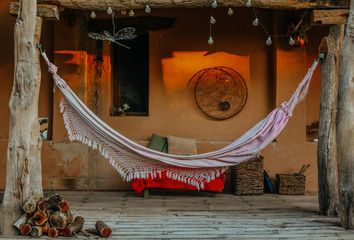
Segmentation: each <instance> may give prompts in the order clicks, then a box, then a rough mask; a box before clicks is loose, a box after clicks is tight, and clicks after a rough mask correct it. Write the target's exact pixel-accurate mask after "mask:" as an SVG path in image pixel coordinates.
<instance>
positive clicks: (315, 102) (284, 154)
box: [0, 1, 325, 192]
mask: <svg viewBox="0 0 354 240" xmlns="http://www.w3.org/2000/svg"><path fill="white" fill-rule="evenodd" d="M6 2H8V1H5V2H1V3H0V24H1V29H2V31H1V32H0V40H1V42H2V43H5V44H7V46H6V47H3V48H2V50H1V51H2V52H1V57H0V76H1V77H2V88H1V91H2V94H1V95H0V98H1V99H0V100H1V102H2V103H3V104H1V105H0V111H1V112H3V113H4V114H2V115H1V116H0V123H1V125H2V126H4V127H3V128H1V129H0V189H3V188H4V186H5V183H4V181H5V163H6V147H7V137H8V127H7V126H8V107H7V105H8V104H7V103H8V99H9V96H10V92H11V86H12V76H13V73H12V72H13V34H12V31H13V24H14V18H13V17H10V16H8V14H7V3H6ZM137 15H139V13H137ZM141 15H144V14H143V13H141ZM152 15H156V16H168V17H176V23H175V26H174V27H173V28H170V29H167V30H161V31H154V32H151V34H150V76H149V78H150V83H149V84H150V86H149V88H150V91H149V95H150V97H149V109H150V111H149V116H148V117H132V116H126V117H111V116H110V115H109V110H110V107H111V91H112V89H111V75H112V69H111V59H110V56H109V51H110V46H109V44H107V43H105V44H104V50H103V54H104V55H103V57H104V58H103V59H104V62H103V65H102V67H101V68H100V71H102V75H100V76H97V74H96V71H97V68H96V66H95V62H94V57H95V55H94V54H95V50H94V41H92V40H90V39H89V38H88V37H87V25H86V24H87V22H86V20H87V19H85V18H82V17H80V15H78V16H76V17H70V18H69V17H62V18H61V21H59V22H56V23H55V24H54V23H52V25H51V24H49V25H46V26H45V29H44V31H43V35H42V36H43V39H45V41H46V42H47V45H46V47H47V49H48V48H49V49H51V48H52V49H54V51H55V54H54V61H55V63H56V64H57V65H58V67H59V74H60V75H61V76H62V77H63V78H64V79H66V80H68V82H69V85H70V86H71V87H72V88H73V89H74V90H75V92H76V93H77V94H78V95H79V96H80V97H81V98H82V99H83V100H84V101H85V102H86V104H87V105H89V106H90V107H91V108H92V109H94V111H95V112H96V113H97V114H98V115H99V116H100V117H101V118H102V119H103V120H104V121H105V122H107V123H108V124H109V125H110V126H112V127H113V128H115V129H117V130H119V131H120V132H122V133H123V134H124V135H126V136H127V137H129V138H131V139H133V140H134V141H137V142H139V143H141V144H146V143H147V141H148V140H149V138H150V136H151V134H152V133H158V134H162V135H167V134H169V135H175V136H180V137H187V138H196V139H197V141H198V151H199V152H206V151H210V150H215V149H218V148H220V147H223V146H225V145H226V144H228V143H230V142H231V141H232V140H234V139H236V138H237V137H239V136H240V135H241V134H242V133H244V132H245V131H246V130H248V129H249V128H251V127H252V126H254V125H255V124H256V123H257V122H258V121H260V120H261V119H262V118H264V117H265V116H266V115H267V114H268V113H269V112H270V111H271V110H272V109H273V108H274V107H275V106H278V105H279V104H280V103H281V102H282V101H284V100H286V99H287V98H288V97H289V96H290V95H291V93H292V91H293V90H294V89H295V88H296V85H297V84H298V83H299V81H300V80H301V79H302V77H303V75H304V73H305V72H306V69H307V67H308V66H309V65H310V64H311V63H310V61H311V58H312V57H311V56H312V54H314V53H315V52H316V51H315V50H314V49H316V48H317V46H316V45H315V43H316V42H319V40H320V39H321V36H322V35H323V34H325V31H323V30H316V31H317V32H316V35H315V36H312V35H311V36H312V38H310V41H311V45H309V46H308V48H310V49H307V52H308V54H306V48H301V49H294V48H289V47H288V46H287V45H286V44H284V42H285V43H286V42H287V40H286V39H285V40H284V39H283V40H281V41H283V42H281V41H274V45H273V46H272V47H269V46H266V44H265V38H266V36H265V34H264V32H263V31H262V30H261V28H259V27H258V28H255V27H253V26H252V20H251V19H252V15H251V12H250V10H249V9H237V10H236V11H235V15H234V16H231V17H230V16H228V15H227V14H226V11H225V9H217V10H214V13H213V15H214V17H215V18H216V19H217V24H216V25H215V26H214V27H213V36H214V40H215V43H214V45H212V46H210V45H208V44H207V39H208V35H209V26H208V21H209V20H208V19H209V16H210V10H209V9H186V10H160V11H159V10H154V11H153V12H152ZM261 17H262V20H263V22H264V24H265V25H266V26H267V28H268V29H269V30H272V26H271V23H272V21H273V17H272V14H271V12H270V11H262V13H261ZM4 23H5V24H4ZM3 25H4V26H3ZM54 25H55V26H54ZM3 27H4V28H3ZM210 66H226V67H231V68H234V69H235V70H236V71H238V72H239V73H240V74H241V75H242V76H243V77H244V79H245V81H246V83H247V87H248V100H247V103H246V105H245V107H244V109H243V110H242V111H241V112H240V113H239V114H238V115H236V116H235V117H233V118H231V119H228V120H223V121H214V120H210V119H208V118H206V117H205V116H204V115H203V113H202V112H201V111H200V110H199V109H198V108H197V107H196V106H195V103H194V102H193V98H191V96H190V90H189V89H188V88H187V87H186V83H187V82H188V81H189V79H190V78H191V76H193V74H194V73H195V72H197V71H198V70H200V69H203V68H206V67H210ZM43 76H44V78H43V80H42V89H41V99H40V102H41V104H40V115H41V116H43V117H44V116H49V117H50V118H51V119H52V126H53V137H52V140H51V141H45V142H43V149H42V164H43V180H44V187H45V188H46V189H80V190H85V189H99V190H108V189H109V190H112V189H113V190H118V189H119V190H121V189H129V188H130V187H129V183H126V182H123V180H122V179H121V178H120V176H119V175H118V174H117V173H116V172H115V171H114V170H113V168H112V167H111V166H110V165H109V163H108V162H107V161H106V160H105V159H103V158H102V157H100V156H99V155H98V154H97V152H96V151H92V150H89V149H88V148H87V147H86V146H83V145H81V144H79V143H69V141H68V138H67V134H66V131H65V129H64V126H63V121H62V117H61V114H60V113H59V107H58V104H59V102H60V93H59V92H58V91H56V92H55V93H54V95H53V94H52V86H51V80H50V79H48V75H47V74H43ZM314 82H315V86H316V87H311V90H310V98H309V99H308V100H307V101H306V102H304V103H302V104H300V106H299V107H298V108H297V109H296V111H295V113H294V116H293V118H292V119H291V120H290V122H289V125H288V126H287V128H286V129H285V130H284V132H283V133H282V134H281V135H280V136H279V137H278V139H277V142H276V143H273V144H271V145H270V146H268V147H267V148H266V149H265V150H264V151H263V152H262V155H264V157H265V169H266V170H268V172H269V173H270V175H271V176H272V177H274V175H275V173H290V172H296V171H298V170H299V168H300V167H301V165H302V164H304V163H310V164H311V168H310V169H309V170H308V172H307V174H306V175H307V186H306V187H307V191H309V192H316V191H317V171H316V164H317V163H316V147H317V146H316V143H310V142H307V141H306V124H307V123H308V122H311V121H312V120H316V118H317V120H318V112H319V110H318V109H319V91H320V89H319V87H318V86H320V76H319V74H317V75H316V76H315V79H314ZM52 114H53V117H51V115H52Z"/></svg>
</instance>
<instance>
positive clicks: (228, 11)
mask: <svg viewBox="0 0 354 240" xmlns="http://www.w3.org/2000/svg"><path fill="white" fill-rule="evenodd" d="M227 14H228V15H229V16H231V15H234V11H233V10H232V8H229V9H228V10H227Z"/></svg>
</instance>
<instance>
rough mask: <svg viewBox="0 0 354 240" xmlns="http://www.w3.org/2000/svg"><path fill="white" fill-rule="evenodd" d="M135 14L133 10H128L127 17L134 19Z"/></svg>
mask: <svg viewBox="0 0 354 240" xmlns="http://www.w3.org/2000/svg"><path fill="white" fill-rule="evenodd" d="M134 15H135V13H134V10H133V9H130V11H129V16H130V17H134Z"/></svg>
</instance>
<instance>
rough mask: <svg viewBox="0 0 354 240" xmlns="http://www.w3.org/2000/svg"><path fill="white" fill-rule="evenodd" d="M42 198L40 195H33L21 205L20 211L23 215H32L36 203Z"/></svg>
mask: <svg viewBox="0 0 354 240" xmlns="http://www.w3.org/2000/svg"><path fill="white" fill-rule="evenodd" d="M41 198H42V196H41V195H33V196H31V197H29V198H28V199H27V200H26V201H25V203H24V204H23V205H22V209H23V211H24V212H25V213H34V212H35V211H36V209H37V202H38V201H39V200H40V199H41Z"/></svg>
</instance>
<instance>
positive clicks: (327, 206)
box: [317, 25, 344, 216]
mask: <svg viewBox="0 0 354 240" xmlns="http://www.w3.org/2000/svg"><path fill="white" fill-rule="evenodd" d="M343 37H344V25H332V26H331V27H330V31H329V36H327V37H325V38H323V39H322V42H321V46H320V53H322V54H324V59H323V61H322V65H321V74H322V88H321V106H320V126H319V137H318V148H317V160H318V200H319V205H320V214H322V215H326V216H336V215H337V207H338V201H339V196H338V161H337V142H336V115H337V99H338V83H339V67H340V65H339V60H340V54H341V46H342V42H343Z"/></svg>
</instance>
